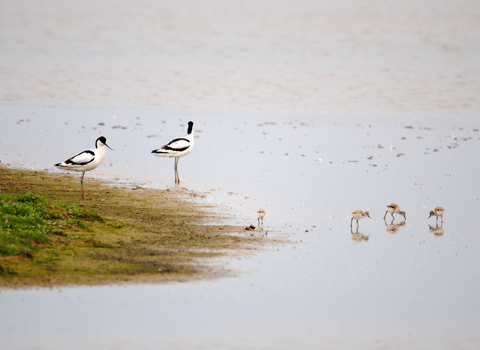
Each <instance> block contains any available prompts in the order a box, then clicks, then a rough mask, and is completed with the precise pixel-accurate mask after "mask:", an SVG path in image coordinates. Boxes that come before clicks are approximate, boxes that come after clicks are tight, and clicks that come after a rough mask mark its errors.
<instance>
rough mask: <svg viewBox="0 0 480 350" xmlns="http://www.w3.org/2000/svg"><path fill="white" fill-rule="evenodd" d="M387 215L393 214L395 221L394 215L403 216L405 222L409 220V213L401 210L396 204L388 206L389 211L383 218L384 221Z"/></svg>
mask: <svg viewBox="0 0 480 350" xmlns="http://www.w3.org/2000/svg"><path fill="white" fill-rule="evenodd" d="M387 213H391V214H392V218H393V219H395V216H393V214H398V215H402V216H403V218H404V219H405V220H407V213H405V212H404V211H403V210H400V207H399V206H398V205H397V204H395V203H392V204H389V205H387V211H386V212H385V215H384V216H383V220H385V217H386V216H387Z"/></svg>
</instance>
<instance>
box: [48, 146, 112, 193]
mask: <svg viewBox="0 0 480 350" xmlns="http://www.w3.org/2000/svg"><path fill="white" fill-rule="evenodd" d="M104 146H107V147H108V148H110V146H109V145H107V139H106V138H105V137H103V136H100V137H99V138H98V139H97V141H95V147H96V148H93V149H89V150H86V151H83V152H82V153H79V154H77V155H76V156H73V157H72V158H69V159H67V160H66V161H64V162H63V163H57V164H55V166H56V167H57V168H59V169H63V170H73V171H80V172H82V173H83V174H82V178H81V179H80V183H81V184H82V198H85V196H84V195H83V178H84V177H85V172H86V171H90V170H93V169H95V168H96V167H97V166H99V165H100V164H101V163H102V161H103V160H104V159H105V153H106V152H105V147H104ZM110 149H111V148H110ZM112 151H113V150H112Z"/></svg>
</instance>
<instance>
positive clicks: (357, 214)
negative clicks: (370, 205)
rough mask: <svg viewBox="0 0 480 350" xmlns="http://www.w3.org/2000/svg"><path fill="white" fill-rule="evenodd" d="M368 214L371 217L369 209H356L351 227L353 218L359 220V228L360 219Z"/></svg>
mask: <svg viewBox="0 0 480 350" xmlns="http://www.w3.org/2000/svg"><path fill="white" fill-rule="evenodd" d="M367 216H368V217H369V218H370V213H369V212H368V211H361V210H355V211H354V212H353V213H352V220H350V227H352V222H353V219H355V220H357V228H358V220H360V219H363V218H366V217H367ZM370 219H371V218H370Z"/></svg>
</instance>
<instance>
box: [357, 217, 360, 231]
mask: <svg viewBox="0 0 480 350" xmlns="http://www.w3.org/2000/svg"><path fill="white" fill-rule="evenodd" d="M359 227H360V224H359V223H358V219H357V231H358V228H359Z"/></svg>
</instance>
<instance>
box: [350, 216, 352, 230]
mask: <svg viewBox="0 0 480 350" xmlns="http://www.w3.org/2000/svg"><path fill="white" fill-rule="evenodd" d="M352 223H353V218H352V219H351V220H350V229H352Z"/></svg>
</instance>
